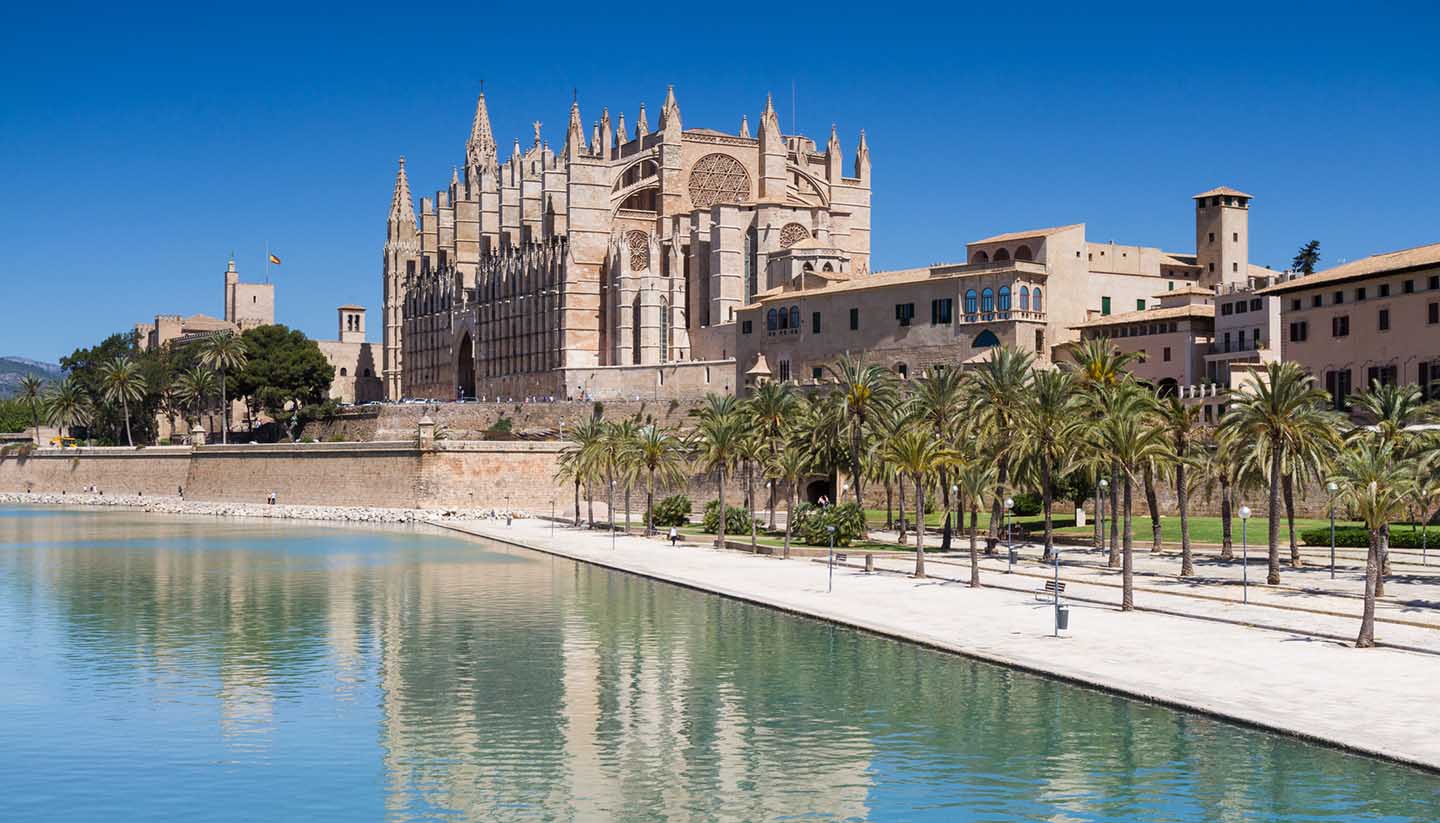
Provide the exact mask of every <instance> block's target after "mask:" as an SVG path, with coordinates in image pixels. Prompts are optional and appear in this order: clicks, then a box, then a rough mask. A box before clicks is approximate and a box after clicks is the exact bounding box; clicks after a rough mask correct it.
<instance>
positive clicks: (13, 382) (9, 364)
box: [0, 357, 61, 397]
mask: <svg viewBox="0 0 1440 823" xmlns="http://www.w3.org/2000/svg"><path fill="white" fill-rule="evenodd" d="M27 374H33V375H35V376H37V377H39V378H40V379H41V380H45V381H47V382H48V381H51V380H58V379H59V378H60V376H61V371H60V367H59V366H58V365H56V364H54V363H42V362H40V361H39V360H30V359H28V358H25V357H0V397H10V396H11V395H13V394H15V392H16V391H18V390H19V389H20V380H21V379H22V378H24V377H25V375H27Z"/></svg>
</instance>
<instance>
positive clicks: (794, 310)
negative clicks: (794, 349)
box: [790, 306, 800, 332]
mask: <svg viewBox="0 0 1440 823" xmlns="http://www.w3.org/2000/svg"><path fill="white" fill-rule="evenodd" d="M790 328H791V329H792V330H793V331H797V332H798V331H800V307H799V306H791V307H790Z"/></svg>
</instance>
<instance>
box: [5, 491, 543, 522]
mask: <svg viewBox="0 0 1440 823" xmlns="http://www.w3.org/2000/svg"><path fill="white" fill-rule="evenodd" d="M0 505H38V506H101V507H105V508H115V509H130V510H134V511H143V512H151V513H154V514H195V515H203V516H207V517H269V518H275V519H280V520H330V521H341V522H347V523H445V522H456V521H477V520H488V519H495V518H497V517H500V518H503V517H504V513H503V512H500V511H498V510H494V511H491V510H480V509H473V510H462V509H390V508H380V507H376V506H289V505H284V504H276V505H273V506H272V505H268V504H263V503H214V502H208V503H207V502H203V501H196V500H184V499H182V498H179V497H146V496H143V495H133V494H127V495H101V494H48V493H46V494H41V493H28V494H27V493H21V492H0ZM516 516H521V515H518V514H517V515H516Z"/></svg>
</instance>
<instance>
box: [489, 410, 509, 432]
mask: <svg viewBox="0 0 1440 823" xmlns="http://www.w3.org/2000/svg"><path fill="white" fill-rule="evenodd" d="M514 428H515V421H513V420H511V419H510V418H508V417H506V416H505V415H503V414H502V415H500V419H499V420H496V421H495V422H494V423H492V424H490V428H489V431H492V432H495V433H497V434H509V433H510V432H511V431H512V430H514Z"/></svg>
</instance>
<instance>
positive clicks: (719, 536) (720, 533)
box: [715, 466, 726, 549]
mask: <svg viewBox="0 0 1440 823" xmlns="http://www.w3.org/2000/svg"><path fill="white" fill-rule="evenodd" d="M715 474H716V476H717V477H719V478H720V485H719V486H718V492H719V493H718V494H717V495H716V497H715V499H716V500H718V501H719V504H718V505H719V507H720V520H719V522H718V523H717V524H716V526H715V548H717V549H723V548H725V514H726V512H725V467H724V466H720V468H719V469H717V470H716V472H715Z"/></svg>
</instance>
